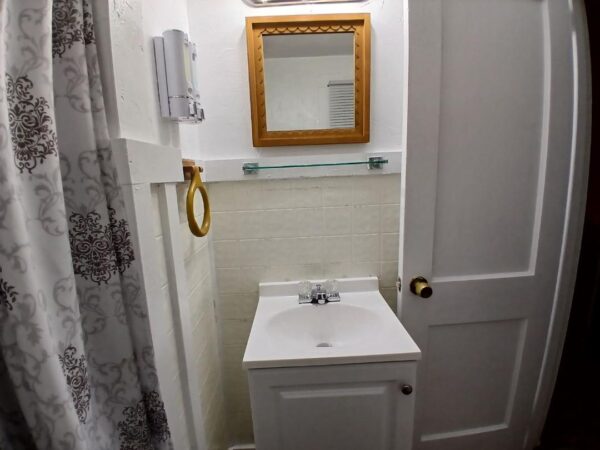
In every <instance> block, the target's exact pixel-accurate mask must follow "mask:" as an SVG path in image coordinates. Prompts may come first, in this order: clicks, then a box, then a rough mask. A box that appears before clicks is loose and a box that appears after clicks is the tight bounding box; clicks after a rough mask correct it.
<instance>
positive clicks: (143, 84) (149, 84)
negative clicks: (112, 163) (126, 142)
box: [95, 0, 188, 148]
mask: <svg viewBox="0 0 600 450" xmlns="http://www.w3.org/2000/svg"><path fill="white" fill-rule="evenodd" d="M95 8H96V9H97V10H98V12H99V13H100V14H99V15H98V16H104V17H106V20H107V23H108V29H106V28H107V27H106V26H104V27H102V25H101V31H102V33H106V34H107V35H104V36H103V37H102V38H101V40H102V41H103V42H102V44H101V46H100V47H101V63H102V72H103V80H106V82H105V85H106V86H107V87H108V89H107V91H108V92H107V94H108V95H107V97H108V98H107V99H106V103H107V111H108V113H109V114H108V115H109V124H110V128H111V137H113V138H126V139H132V140H138V141H142V142H150V143H154V144H161V145H167V146H170V147H175V148H177V147H179V132H178V127H179V126H178V125H177V124H176V123H173V122H170V121H168V120H164V119H162V118H161V117H160V113H159V107H158V100H157V96H158V95H157V91H156V75H155V73H156V72H155V67H154V54H153V47H152V37H153V36H155V35H160V34H161V33H162V32H163V31H164V30H166V29H171V28H178V29H182V30H183V31H186V32H187V31H188V15H187V4H186V1H185V0H173V1H169V2H164V1H161V0H144V1H142V0H129V1H126V0H114V1H110V2H104V1H101V2H97V4H96V5H95ZM98 34H100V33H98ZM109 52H110V53H109ZM111 84H114V86H111Z"/></svg>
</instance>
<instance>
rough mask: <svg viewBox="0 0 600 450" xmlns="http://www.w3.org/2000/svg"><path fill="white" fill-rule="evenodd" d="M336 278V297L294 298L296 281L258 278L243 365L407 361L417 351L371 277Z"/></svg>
mask: <svg viewBox="0 0 600 450" xmlns="http://www.w3.org/2000/svg"><path fill="white" fill-rule="evenodd" d="M338 281H339V289H340V297H341V301H340V302H339V303H328V304H325V305H312V304H304V305H301V304H299V303H298V294H297V291H298V282H284V283H261V284H260V298H259V302H258V308H257V310H256V315H255V316H254V321H253V323H252V330H251V332H250V338H249V339H248V345H247V346H246V352H245V354H244V360H243V366H244V368H246V369H253V368H267V367H297V366H307V365H310V366H313V365H331V364H356V363H367V362H389V361H409V360H416V359H419V358H420V355H421V352H420V350H419V348H418V347H417V345H416V344H415V342H414V341H413V340H412V338H411V337H410V336H409V334H408V333H407V331H406V330H405V329H404V327H403V326H402V324H401V323H400V321H399V320H398V318H397V317H396V314H395V313H394V312H393V311H392V310H391V309H390V307H389V306H388V304H387V303H386V301H385V300H384V298H383V297H382V296H381V294H380V293H379V290H378V280H377V278H376V277H368V278H351V279H342V280H338Z"/></svg>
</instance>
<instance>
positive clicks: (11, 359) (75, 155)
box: [0, 0, 172, 450]
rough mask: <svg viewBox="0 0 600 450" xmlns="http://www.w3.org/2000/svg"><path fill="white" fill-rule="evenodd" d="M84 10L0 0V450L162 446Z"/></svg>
mask: <svg viewBox="0 0 600 450" xmlns="http://www.w3.org/2000/svg"><path fill="white" fill-rule="evenodd" d="M125 217H126V215H125V210H124V203H123V197H122V193H121V191H120V188H119V184H118V181H117V177H116V170H115V167H114V164H113V162H112V158H111V151H110V147H109V136H108V129H107V123H106V115H105V111H104V106H103V97H102V86H101V80H100V73H99V68H98V58H97V52H96V45H95V35H94V22H93V11H92V8H91V5H90V4H89V3H88V2H87V1H86V0H54V1H51V0H0V350H1V352H0V449H2V450H16V449H27V450H30V449H61V450H62V449H65V450H66V449H87V450H102V449H111V450H112V449H125V450H133V449H136V450H137V449H140V450H142V449H143V450H146V449H166V448H171V447H172V445H171V440H170V433H169V427H168V424H167V418H166V414H165V410H164V405H163V402H162V401H161V398H160V394H159V388H158V379H157V376H156V370H155V367H154V355H153V348H152V341H151V338H150V330H149V324H148V314H147V305H146V299H145V296H144V293H143V291H142V290H141V287H140V285H141V283H140V276H139V271H138V268H137V267H136V260H135V254H134V252H133V249H132V236H131V235H130V230H129V227H128V224H127V221H126V219H125Z"/></svg>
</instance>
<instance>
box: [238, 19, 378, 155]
mask: <svg viewBox="0 0 600 450" xmlns="http://www.w3.org/2000/svg"><path fill="white" fill-rule="evenodd" d="M348 32H353V33H354V70H355V73H354V90H355V92H354V101H355V113H354V128H330V129H321V130H286V131H268V130H267V107H266V95H265V77H264V53H263V39H262V37H263V36H269V35H289V34H317V33H348ZM246 39H247V43H248V74H249V79H250V103H251V112H252V141H253V144H254V146H255V147H273V146H286V145H318V144H352V143H366V142H369V132H370V103H371V99H370V92H371V24H370V14H323V15H307V16H270V17H247V18H246Z"/></svg>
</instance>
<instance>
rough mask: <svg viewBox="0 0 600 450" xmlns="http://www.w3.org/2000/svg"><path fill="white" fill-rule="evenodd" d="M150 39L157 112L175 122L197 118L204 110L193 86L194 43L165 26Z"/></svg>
mask: <svg viewBox="0 0 600 450" xmlns="http://www.w3.org/2000/svg"><path fill="white" fill-rule="evenodd" d="M153 41H154V59H155V61H156V78H157V82H158V83H157V84H158V100H159V102H160V112H161V115H162V116H163V117H166V118H169V119H171V120H177V121H179V122H193V123H196V122H201V121H202V120H204V110H203V109H202V107H201V106H200V95H199V94H198V91H197V89H196V74H195V71H196V67H195V63H196V45H195V44H194V43H193V42H190V41H189V40H188V37H187V34H185V33H184V32H183V31H181V30H167V31H165V32H164V33H163V34H162V37H160V36H157V37H155V38H154V39H153Z"/></svg>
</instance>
